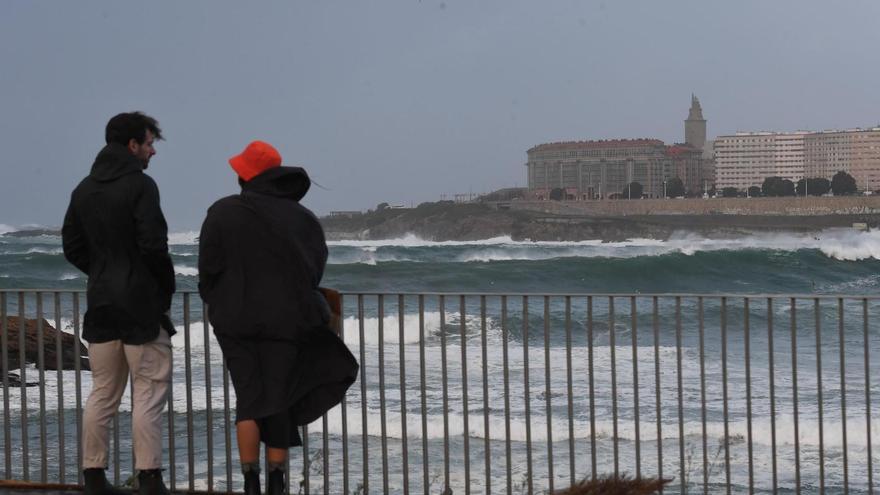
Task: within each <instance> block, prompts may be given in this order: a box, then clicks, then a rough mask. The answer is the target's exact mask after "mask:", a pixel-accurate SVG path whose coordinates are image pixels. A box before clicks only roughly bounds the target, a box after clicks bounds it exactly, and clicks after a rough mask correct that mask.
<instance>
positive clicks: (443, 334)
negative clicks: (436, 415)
mask: <svg viewBox="0 0 880 495" xmlns="http://www.w3.org/2000/svg"><path fill="white" fill-rule="evenodd" d="M439 302H440V369H441V375H442V376H441V379H442V382H443V383H442V386H443V489H444V491H448V490H450V487H449V382H448V381H447V376H446V298H445V297H444V296H442V295H441V296H440V301H439Z"/></svg>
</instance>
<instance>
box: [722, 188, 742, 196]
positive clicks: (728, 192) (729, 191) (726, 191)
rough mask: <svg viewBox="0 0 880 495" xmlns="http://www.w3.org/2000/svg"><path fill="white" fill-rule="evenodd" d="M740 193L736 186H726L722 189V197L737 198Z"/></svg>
mask: <svg viewBox="0 0 880 495" xmlns="http://www.w3.org/2000/svg"><path fill="white" fill-rule="evenodd" d="M738 194H739V190H738V189H737V188H735V187H725V188H723V189H721V197H722V198H735V197H736V196H737V195H738Z"/></svg>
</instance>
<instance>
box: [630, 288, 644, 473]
mask: <svg viewBox="0 0 880 495" xmlns="http://www.w3.org/2000/svg"><path fill="white" fill-rule="evenodd" d="M629 320H630V326H631V327H632V360H633V422H634V425H633V426H634V427H635V437H636V478H641V477H642V438H641V433H640V428H639V426H640V425H639V421H640V419H641V418H640V415H639V347H638V346H639V324H638V312H637V310H636V297H635V296H631V297H630V299H629Z"/></svg>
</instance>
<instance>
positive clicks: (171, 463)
mask: <svg viewBox="0 0 880 495" xmlns="http://www.w3.org/2000/svg"><path fill="white" fill-rule="evenodd" d="M184 323H185V322H184ZM173 355H174V352H173V350H172V358H173ZM173 366H174V363H173V362H172V369H173ZM167 417H168V470H169V471H168V478H169V482H170V488H171V491H172V492H174V491H176V489H177V463H176V462H175V458H176V455H175V442H174V383H173V379H172V383H171V386H170V387H168V415H167ZM227 444H229V441H228V440H227ZM228 462H229V461H228V460H227V463H228ZM227 491H230V492H231V491H232V488H231V487H227Z"/></svg>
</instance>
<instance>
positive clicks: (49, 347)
mask: <svg viewBox="0 0 880 495" xmlns="http://www.w3.org/2000/svg"><path fill="white" fill-rule="evenodd" d="M40 321H41V325H38V324H37V320H36V319H33V318H26V319H25V320H24V360H25V364H32V363H35V364H38V360H39V342H40V340H39V338H38V335H37V333H38V332H37V331H38V328H39V327H40V326H42V344H43V365H44V369H46V370H56V369H58V353H57V351H58V344H57V336H58V335H59V334H60V335H61V369H64V370H72V369H74V366H75V363H76V360H77V359H79V360H80V361H79V362H80V369H83V370H89V369H90V368H89V360H88V358H87V357H85V356H87V355H88V349H86V346H85V345H83V343H82V342H80V341H78V340H77V339H76V338H75V337H74V336H73V335H70V334H68V333H64V332H59V331H58V330H56V329H55V327H53V326H52V325H50V324H49V322H48V321H46V319H41V320H40ZM21 326H22V325H21V318H19V317H18V316H9V317H7V318H6V349H5V351H6V357H7V363H8V368H7V369H8V370H14V369H18V368H21V363H20V362H19V361H20V340H19V338H20V337H19V335H20V334H19V332H20V331H21ZM0 359H2V358H0Z"/></svg>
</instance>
